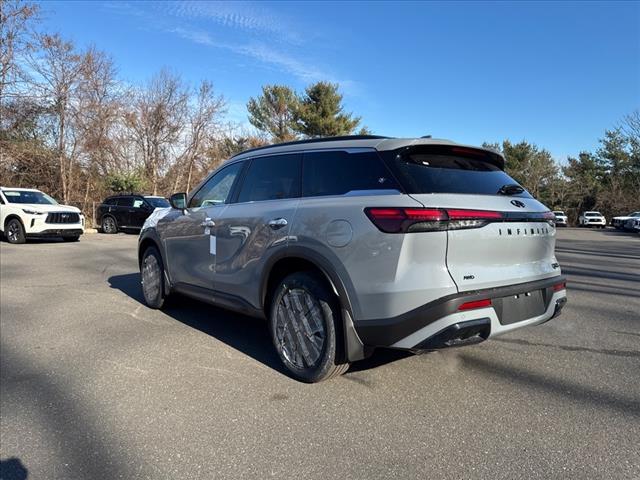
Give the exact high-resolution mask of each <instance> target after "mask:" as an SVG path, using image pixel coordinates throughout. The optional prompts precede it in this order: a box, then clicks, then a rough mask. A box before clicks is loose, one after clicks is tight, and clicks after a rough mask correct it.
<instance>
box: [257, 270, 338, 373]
mask: <svg viewBox="0 0 640 480" xmlns="http://www.w3.org/2000/svg"><path fill="white" fill-rule="evenodd" d="M269 320H270V321H269V329H270V331H271V339H272V341H273V344H274V346H275V348H276V352H277V353H278V356H279V357H280V360H281V362H282V364H283V365H284V366H285V367H286V369H287V370H288V371H289V372H290V373H291V375H292V376H293V377H295V378H297V379H298V380H302V381H304V382H308V383H315V382H320V381H322V380H326V379H328V378H331V377H333V376H336V375H341V374H343V373H344V372H346V371H347V369H348V368H349V363H339V360H338V359H339V358H340V353H341V352H340V348H341V347H340V341H339V338H341V333H342V330H341V323H340V308H339V306H338V301H337V298H336V297H335V295H334V294H333V293H332V292H331V291H330V290H329V289H328V288H327V286H326V283H325V282H324V281H323V279H322V278H321V277H320V276H319V275H317V274H315V273H313V272H297V273H293V274H291V275H289V276H287V277H286V278H285V279H284V280H283V281H282V282H281V283H280V285H279V286H278V287H277V288H276V290H275V292H274V294H273V301H272V302H271V312H270V318H269Z"/></svg>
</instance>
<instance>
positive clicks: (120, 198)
mask: <svg viewBox="0 0 640 480" xmlns="http://www.w3.org/2000/svg"><path fill="white" fill-rule="evenodd" d="M169 206H170V205H169V201H168V200H167V199H166V198H164V197H156V196H151V195H134V194H131V195H113V196H111V197H108V198H106V199H105V200H104V201H103V202H102V203H101V204H100V206H99V207H98V210H97V212H96V217H97V218H96V221H97V223H98V225H100V229H101V230H102V232H103V233H116V232H118V230H127V229H132V230H134V229H135V230H139V229H140V228H142V225H143V224H144V222H145V220H146V219H147V217H148V216H149V215H151V214H152V213H153V211H154V210H155V209H156V208H166V207H169Z"/></svg>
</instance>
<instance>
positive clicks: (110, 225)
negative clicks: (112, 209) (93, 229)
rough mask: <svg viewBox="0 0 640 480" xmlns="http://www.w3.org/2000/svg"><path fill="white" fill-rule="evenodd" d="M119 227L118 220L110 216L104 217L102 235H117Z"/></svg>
mask: <svg viewBox="0 0 640 480" xmlns="http://www.w3.org/2000/svg"><path fill="white" fill-rule="evenodd" d="M117 232H118V226H117V225H116V220H115V218H113V217H112V216H110V215H107V216H106V217H103V219H102V233H117Z"/></svg>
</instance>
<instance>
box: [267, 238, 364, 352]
mask: <svg viewBox="0 0 640 480" xmlns="http://www.w3.org/2000/svg"><path fill="white" fill-rule="evenodd" d="M309 270H310V271H315V272H318V273H319V274H320V275H321V276H322V278H323V279H324V280H325V281H326V282H327V284H328V286H329V287H330V288H331V290H332V291H333V292H334V294H335V295H336V296H337V297H338V302H339V305H340V309H341V314H342V315H341V317H342V332H341V337H342V338H341V342H342V345H343V354H344V357H345V358H344V359H343V361H347V362H353V361H356V360H361V359H363V358H366V357H368V356H369V355H370V354H371V353H372V349H370V348H368V347H367V346H365V345H364V344H363V343H362V341H361V340H360V338H359V336H358V334H357V332H356V330H355V327H354V325H353V305H352V303H351V298H350V296H349V293H348V289H347V287H346V285H345V283H344V281H343V278H342V277H341V276H340V275H339V274H338V272H336V270H335V269H334V268H333V267H332V264H331V262H330V261H329V260H328V259H326V258H325V257H323V256H322V255H321V254H319V253H317V252H315V251H313V250H309V249H306V248H303V247H289V248H288V249H287V250H286V251H285V252H284V253H282V254H280V255H278V256H274V257H272V258H271V259H270V261H269V262H268V264H267V267H266V268H265V269H264V272H265V273H264V275H263V278H262V280H261V286H260V308H261V310H262V311H263V312H264V315H265V317H266V318H267V319H268V318H269V312H270V309H271V298H272V296H273V292H274V291H275V289H276V288H277V286H278V285H279V284H280V282H281V281H282V279H284V278H285V277H286V276H287V275H289V274H291V273H294V272H297V271H309Z"/></svg>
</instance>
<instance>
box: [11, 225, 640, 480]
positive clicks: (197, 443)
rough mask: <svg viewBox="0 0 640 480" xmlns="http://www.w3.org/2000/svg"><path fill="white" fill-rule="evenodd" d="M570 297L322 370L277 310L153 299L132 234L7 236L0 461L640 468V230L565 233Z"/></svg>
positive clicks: (445, 472) (17, 469)
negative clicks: (305, 355) (460, 339)
mask: <svg viewBox="0 0 640 480" xmlns="http://www.w3.org/2000/svg"><path fill="white" fill-rule="evenodd" d="M558 236H559V242H558V249H557V250H558V258H559V260H560V262H561V264H562V267H563V271H564V272H565V273H566V274H568V278H569V304H568V305H567V307H566V308H565V310H564V312H563V314H562V315H561V316H560V317H559V318H557V319H555V320H553V321H551V322H549V323H547V324H545V325H542V326H539V327H533V328H529V329H526V330H523V331H518V332H514V333H511V334H509V335H506V336H504V337H501V338H499V339H495V340H492V341H490V342H486V343H484V344H481V345H477V346H474V347H468V348H462V349H457V350H449V351H443V352H438V353H431V354H426V355H421V356H413V355H404V354H398V353H394V352H383V351H382V352H379V353H377V354H376V355H375V356H374V357H373V358H372V359H370V360H368V361H366V362H360V363H357V364H355V365H354V366H352V369H351V370H350V371H349V372H348V373H347V374H346V375H344V376H343V377H340V378H337V379H334V380H331V381H329V382H325V383H321V384H317V385H306V384H301V383H298V382H296V381H294V380H292V379H290V378H289V377H287V376H286V375H284V374H283V373H282V372H281V370H280V369H279V367H278V363H277V359H276V357H275V354H274V352H273V351H272V348H271V345H270V341H269V337H268V334H267V329H266V325H265V324H264V322H260V321H258V320H254V319H250V318H247V317H243V316H238V315H234V314H230V313H226V312H224V311H222V310H218V309H215V308H212V307H209V306H206V305H203V304H199V303H197V302H195V301H191V300H187V299H182V300H180V301H177V302H174V304H173V305H172V306H171V307H170V308H169V309H168V310H167V311H166V312H159V311H153V310H149V309H147V308H146V307H145V306H144V305H143V304H142V303H141V300H142V297H141V292H140V289H139V280H138V273H137V264H136V251H135V248H136V240H137V237H136V236H135V235H126V234H119V235H114V236H109V235H102V234H93V235H85V236H84V237H83V238H82V239H81V241H80V242H79V243H46V242H38V243H29V244H27V245H16V246H14V245H9V244H7V243H4V242H3V243H2V244H0V267H1V272H0V275H1V277H0V290H1V291H0V338H1V350H0V376H1V382H0V386H1V389H0V402H1V403H0V407H1V408H0V416H1V428H0V460H1V461H2V466H1V467H0V478H2V479H5V478H7V479H12V478H24V475H25V474H26V475H28V477H27V478H29V479H75V478H82V479H112V478H114V479H115V478H125V479H132V478H202V479H210V478H240V477H243V478H264V477H270V476H273V477H275V478H305V479H308V478H322V479H329V478H341V479H344V478H349V479H351V478H366V479H372V478H389V477H395V478H451V479H458V478H487V479H515V478H522V479H532V478H540V479H548V478H580V479H584V478H597V479H607V478H611V479H622V478H629V479H632V478H634V479H637V478H639V477H640V449H639V448H638V438H639V434H638V432H640V348H639V345H640V273H639V272H640V237H639V236H638V235H631V234H623V233H619V232H615V231H612V230H606V231H600V230H582V229H565V230H560V231H559V234H558Z"/></svg>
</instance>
